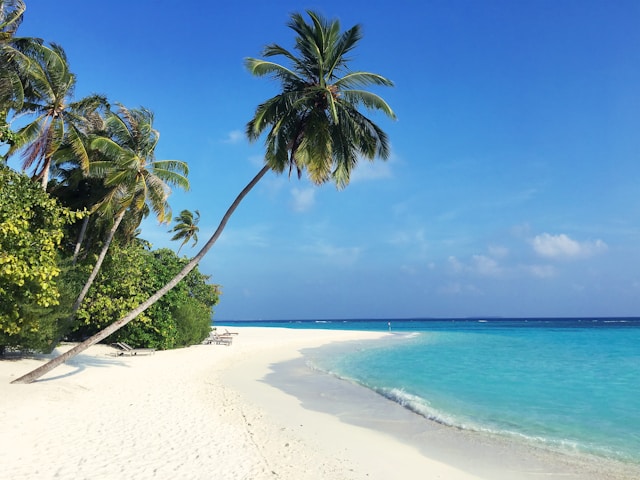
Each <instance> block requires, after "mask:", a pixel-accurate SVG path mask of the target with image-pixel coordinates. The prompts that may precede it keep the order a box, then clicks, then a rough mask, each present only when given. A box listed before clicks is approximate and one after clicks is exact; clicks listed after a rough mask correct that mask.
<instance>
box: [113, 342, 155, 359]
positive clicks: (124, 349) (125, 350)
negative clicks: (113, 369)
mask: <svg viewBox="0 0 640 480" xmlns="http://www.w3.org/2000/svg"><path fill="white" fill-rule="evenodd" d="M114 345H115V346H116V347H117V348H119V349H120V355H132V356H133V355H149V354H151V353H156V349H155V348H133V347H131V346H129V345H128V344H126V343H124V342H117V343H115V344H114Z"/></svg>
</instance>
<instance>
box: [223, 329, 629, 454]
mask: <svg viewBox="0 0 640 480" xmlns="http://www.w3.org/2000/svg"><path fill="white" fill-rule="evenodd" d="M222 323H223V324H224V325H245V326H272V327H287V328H330V329H348V330H374V331H381V330H384V331H388V330H389V324H390V329H391V332H392V333H395V334H396V335H392V336H391V337H388V338H386V339H384V340H381V341H376V342H368V343H364V344H362V345H359V347H358V348H357V349H352V350H349V351H345V352H344V353H343V354H341V355H330V356H324V357H323V356H322V355H319V356H314V362H315V363H316V365H315V367H316V368H319V369H321V370H323V371H325V372H329V373H331V374H333V375H336V376H338V377H340V378H343V379H348V380H350V381H353V382H356V383H358V384H360V385H362V386H364V387H366V388H369V389H371V390H373V391H375V392H377V393H379V394H380V395H383V396H385V397H387V398H389V399H392V400H394V401H396V402H398V403H400V404H402V405H403V406H405V407H406V408H409V409H411V410H413V411H414V412H416V413H418V414H420V415H423V416H425V417H427V418H429V419H432V420H434V421H437V422H440V423H443V424H446V425H451V426H455V427H459V428H463V429H468V430H474V431H480V432H491V433H492V434H497V435H500V436H506V437H511V438H515V439H517V440H518V441H524V442H531V443H533V444H536V445H538V446H542V447H547V448H551V449H553V450H560V451H564V452H570V453H578V454H591V455H596V456H600V457H606V458H609V459H614V460H618V461H622V462H625V463H631V464H638V465H640V319H639V318H605V319H598V318H584V319H515V320H514V319H491V318H487V319H480V318H478V319H455V320H395V319H391V320H344V321H342V320H332V321H300V322H295V321H292V322H278V321H269V322H222Z"/></svg>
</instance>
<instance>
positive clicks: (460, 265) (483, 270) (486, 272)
mask: <svg viewBox="0 0 640 480" xmlns="http://www.w3.org/2000/svg"><path fill="white" fill-rule="evenodd" d="M448 262H449V268H450V270H451V271H452V272H453V273H456V274H461V273H471V274H475V275H481V276H486V277H495V276H499V275H501V274H502V273H503V271H504V269H503V268H502V267H501V266H500V264H499V263H498V262H497V261H496V260H495V259H493V258H491V257H488V256H487V255H472V257H471V259H470V260H469V262H468V263H464V262H462V261H460V260H458V258H456V257H454V256H450V257H449V259H448Z"/></svg>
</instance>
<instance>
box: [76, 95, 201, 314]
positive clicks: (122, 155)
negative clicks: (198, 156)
mask: <svg viewBox="0 0 640 480" xmlns="http://www.w3.org/2000/svg"><path fill="white" fill-rule="evenodd" d="M106 127H107V133H108V135H109V137H106V136H104V137H102V136H98V137H96V138H95V139H94V140H93V141H92V142H91V148H92V149H94V150H96V151H98V152H100V154H101V155H102V156H103V157H104V158H105V160H99V161H93V162H91V164H90V165H89V171H90V175H94V176H95V175H97V176H99V177H103V176H104V185H105V187H107V188H110V191H109V192H108V193H107V195H106V196H105V198H104V199H103V200H102V201H101V202H100V203H99V204H98V205H97V206H96V208H95V210H97V211H98V212H100V213H101V214H103V215H106V216H107V217H113V225H112V226H111V228H110V230H109V232H108V234H107V237H106V239H105V241H104V244H103V246H102V249H101V251H100V254H99V256H98V259H97V261H96V264H95V265H94V267H93V270H92V272H91V274H90V275H89V278H88V279H87V282H86V283H85V285H84V287H83V288H82V291H81V292H80V294H79V295H78V298H77V299H76V301H75V303H74V304H73V307H72V315H73V314H75V312H77V311H78V309H79V308H80V305H81V304H82V301H83V300H84V298H85V296H86V295H87V293H88V292H89V288H90V287H91V285H92V284H93V281H94V280H95V278H96V276H97V275H98V272H99V271H100V267H101V266H102V262H103V261H104V258H105V256H106V254H107V251H108V250H109V246H110V245H111V241H112V240H113V237H114V235H115V233H116V230H118V227H119V226H120V224H121V222H122V220H123V219H124V218H125V215H126V214H127V212H130V213H131V214H132V215H133V217H134V218H136V219H138V221H137V224H139V223H140V221H141V220H142V217H143V216H145V214H148V213H149V210H152V211H153V212H154V213H155V214H156V217H157V218H158V221H160V222H167V221H168V220H170V219H171V208H170V207H169V203H168V201H167V199H168V197H169V194H170V193H171V189H170V186H169V185H175V186H179V187H181V188H184V189H185V190H188V189H189V181H188V180H187V177H186V175H187V174H188V172H189V169H188V167H187V164H186V163H185V162H182V161H180V160H156V159H155V149H156V146H157V144H158V140H159V139H160V134H159V133H158V131H157V130H155V129H154V128H153V113H152V112H151V111H150V110H147V109H145V108H141V109H137V110H129V109H128V108H126V107H124V106H123V105H120V106H119V110H118V113H117V114H115V113H113V112H109V113H108V114H107V118H106ZM136 227H137V225H136ZM133 230H135V228H133Z"/></svg>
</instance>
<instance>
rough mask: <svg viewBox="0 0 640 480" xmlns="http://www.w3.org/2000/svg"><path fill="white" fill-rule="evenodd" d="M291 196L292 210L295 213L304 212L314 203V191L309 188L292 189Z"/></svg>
mask: <svg viewBox="0 0 640 480" xmlns="http://www.w3.org/2000/svg"><path fill="white" fill-rule="evenodd" d="M291 196H292V197H293V203H292V205H293V210H294V211H296V212H306V211H307V210H309V209H310V208H311V207H313V205H315V203H316V189H315V188H312V187H309V188H297V187H295V188H292V189H291Z"/></svg>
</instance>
